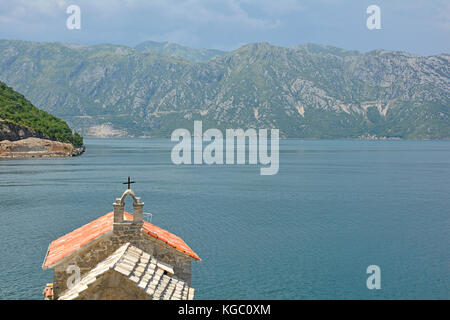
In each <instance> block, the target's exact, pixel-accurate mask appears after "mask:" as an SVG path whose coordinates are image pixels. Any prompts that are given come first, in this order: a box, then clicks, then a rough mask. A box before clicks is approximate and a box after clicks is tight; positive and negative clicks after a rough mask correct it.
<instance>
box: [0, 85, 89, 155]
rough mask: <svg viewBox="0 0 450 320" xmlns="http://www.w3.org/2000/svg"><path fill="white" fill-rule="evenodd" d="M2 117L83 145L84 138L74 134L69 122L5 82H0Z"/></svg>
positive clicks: (0, 110) (55, 137)
mask: <svg viewBox="0 0 450 320" xmlns="http://www.w3.org/2000/svg"><path fill="white" fill-rule="evenodd" d="M0 118H1V119H3V120H6V121H8V122H11V123H14V124H17V125H20V126H24V127H28V128H30V129H32V130H33V131H37V132H40V133H42V134H44V135H46V136H48V137H49V138H51V139H55V140H57V141H60V142H69V143H71V144H73V145H74V146H75V147H81V146H82V145H83V138H82V137H81V136H80V135H79V134H78V133H75V134H72V130H70V128H69V126H68V125H67V123H65V122H64V121H62V120H61V119H58V118H56V117H54V116H52V115H51V114H48V113H47V112H45V111H42V110H39V109H38V108H36V107H35V106H33V105H32V104H31V102H30V101H28V100H27V99H25V97H24V96H23V95H21V94H20V93H17V92H15V91H14V90H12V89H11V88H9V87H8V86H6V85H5V84H4V83H3V82H0Z"/></svg>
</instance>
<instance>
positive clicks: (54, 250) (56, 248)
mask: <svg viewBox="0 0 450 320" xmlns="http://www.w3.org/2000/svg"><path fill="white" fill-rule="evenodd" d="M124 218H125V219H126V220H132V219H133V216H132V215H131V214H130V213H128V212H124ZM113 220H114V213H113V212H110V213H108V214H106V215H104V216H102V217H100V218H98V219H96V220H94V221H91V222H90V223H88V224H86V225H84V226H82V227H80V228H78V229H75V230H74V231H72V232H70V233H68V234H66V235H64V236H62V237H60V238H58V239H56V240H54V241H53V242H52V243H50V246H49V248H48V251H47V255H46V257H45V260H44V263H43V265H42V268H43V269H47V268H52V267H53V266H54V265H55V264H56V263H57V262H59V261H60V260H61V259H63V258H65V257H67V256H69V255H70V254H72V253H74V252H76V251H77V250H78V249H80V248H81V247H83V246H85V245H87V244H89V243H90V242H91V241H93V240H95V239H97V238H100V237H102V236H103V235H105V234H106V233H109V232H112V230H113ZM142 232H144V233H146V234H148V235H150V236H152V237H154V238H156V239H159V240H160V241H163V242H164V243H166V244H168V245H169V246H171V247H173V248H175V249H176V250H178V251H179V252H181V253H184V254H186V255H188V256H189V257H191V258H193V259H196V260H200V257H199V256H198V255H197V254H196V253H195V252H194V251H193V250H192V249H191V248H190V247H189V246H188V245H187V244H186V243H185V242H184V241H183V239H181V238H180V237H178V236H177V235H175V234H173V233H170V232H169V231H166V230H164V229H161V228H160V227H158V226H155V225H153V224H151V223H149V222H146V221H144V225H143V226H142Z"/></svg>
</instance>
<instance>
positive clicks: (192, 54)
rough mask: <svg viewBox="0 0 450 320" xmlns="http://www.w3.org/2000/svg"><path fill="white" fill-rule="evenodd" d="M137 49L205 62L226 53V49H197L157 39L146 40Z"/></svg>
mask: <svg viewBox="0 0 450 320" xmlns="http://www.w3.org/2000/svg"><path fill="white" fill-rule="evenodd" d="M135 49H138V50H142V51H147V50H150V51H153V52H156V53H160V54H163V55H167V56H171V57H175V58H179V59H183V60H187V61H192V62H205V61H208V60H211V59H212V58H215V57H220V56H223V55H224V54H226V52H225V51H221V50H214V49H196V48H190V47H186V46H182V45H179V44H176V43H171V42H156V41H145V42H142V43H140V44H138V45H137V46H135Z"/></svg>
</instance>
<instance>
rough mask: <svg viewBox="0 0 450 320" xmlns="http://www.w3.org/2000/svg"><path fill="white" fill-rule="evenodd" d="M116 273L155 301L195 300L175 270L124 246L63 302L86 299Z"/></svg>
mask: <svg viewBox="0 0 450 320" xmlns="http://www.w3.org/2000/svg"><path fill="white" fill-rule="evenodd" d="M110 270H112V271H113V272H117V273H119V274H121V275H122V276H123V277H126V278H127V279H128V280H130V281H131V283H134V285H135V286H136V289H137V290H143V292H145V294H147V295H148V296H149V298H151V299H154V300H192V299H193V298H194V289H193V288H190V287H189V286H188V284H187V283H186V282H185V281H183V280H179V279H178V278H177V277H176V276H175V275H173V268H172V267H171V266H169V265H167V264H165V263H162V262H161V261H159V260H158V259H156V258H155V257H153V256H151V255H150V254H148V253H146V252H144V251H142V250H140V249H138V248H136V247H134V246H132V245H130V244H129V243H126V244H124V245H123V246H121V247H120V248H119V249H117V250H116V251H115V252H114V253H113V254H111V255H110V256H109V257H107V258H106V259H105V260H103V261H102V262H100V263H99V264H98V265H97V266H96V267H95V268H93V269H92V270H91V271H89V272H88V273H86V274H85V275H84V276H83V277H82V278H81V279H80V282H78V283H77V284H76V285H74V286H73V287H72V288H70V289H68V290H67V291H66V292H65V293H63V295H62V296H60V297H59V299H60V300H74V299H77V298H83V293H84V292H87V290H88V289H89V288H94V287H95V285H96V284H97V283H100V281H101V279H102V278H103V275H104V274H105V273H107V272H108V271H110Z"/></svg>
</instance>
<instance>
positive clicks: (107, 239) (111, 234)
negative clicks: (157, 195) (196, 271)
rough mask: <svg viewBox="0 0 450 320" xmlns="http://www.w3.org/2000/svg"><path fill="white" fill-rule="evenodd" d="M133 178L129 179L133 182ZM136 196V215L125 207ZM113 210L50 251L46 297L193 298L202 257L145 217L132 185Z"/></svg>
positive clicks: (83, 298)
mask: <svg viewBox="0 0 450 320" xmlns="http://www.w3.org/2000/svg"><path fill="white" fill-rule="evenodd" d="M129 182H130V181H129ZM127 196H130V197H131V198H132V200H133V214H130V213H128V212H125V211H124V206H125V198H126V197H127ZM113 207H114V211H113V212H110V213H108V214H106V215H104V216H102V217H100V218H98V219H96V220H94V221H92V222H90V223H88V224H86V225H84V226H82V227H80V228H78V229H76V230H74V231H72V232H70V233H68V234H66V235H64V236H62V237H60V238H59V239H56V240H55V241H53V242H52V243H50V246H49V248H48V250H47V254H46V256H45V259H44V263H43V265H42V268H43V269H44V270H45V269H53V271H54V280H53V283H49V284H47V286H46V287H45V289H44V292H43V293H44V297H45V299H47V300H160V299H161V300H191V299H193V298H194V289H193V288H192V287H191V262H192V261H193V260H196V261H200V258H199V256H198V255H197V254H196V253H195V252H194V251H193V250H192V249H191V248H190V247H189V246H188V245H187V244H186V243H185V242H184V241H183V240H182V239H181V238H180V237H178V236H176V235H175V234H172V233H170V232H168V231H166V230H164V229H161V228H159V227H157V226H155V225H153V224H151V223H149V222H147V221H144V219H143V207H144V203H143V202H141V199H140V198H139V197H136V196H135V194H134V192H133V191H132V190H131V189H130V186H129V184H128V189H127V190H126V191H125V192H124V193H123V195H122V197H121V198H117V199H116V202H115V203H114V204H113Z"/></svg>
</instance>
